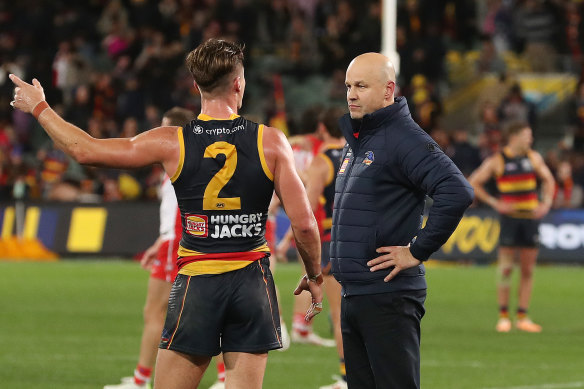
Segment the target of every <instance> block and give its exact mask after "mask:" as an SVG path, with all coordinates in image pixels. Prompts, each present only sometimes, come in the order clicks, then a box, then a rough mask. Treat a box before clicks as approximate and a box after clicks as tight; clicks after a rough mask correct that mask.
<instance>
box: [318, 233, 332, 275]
mask: <svg viewBox="0 0 584 389" xmlns="http://www.w3.org/2000/svg"><path fill="white" fill-rule="evenodd" d="M330 263H331V242H330V241H328V242H321V243H320V269H321V270H322V271H323V273H326V274H329V273H330V269H331V268H330V266H329V265H330Z"/></svg>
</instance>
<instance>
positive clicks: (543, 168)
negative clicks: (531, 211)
mask: <svg viewBox="0 0 584 389" xmlns="http://www.w3.org/2000/svg"><path fill="white" fill-rule="evenodd" d="M531 158H532V161H533V163H534V166H533V168H534V170H535V174H537V176H538V177H539V178H540V179H541V181H542V188H541V189H542V200H543V201H542V202H541V203H540V204H539V206H538V207H537V209H536V210H535V217H536V218H537V219H540V218H542V217H544V216H545V215H547V213H548V212H549V211H550V208H551V206H552V203H553V201H554V191H555V186H556V182H555V180H554V176H553V175H552V172H551V171H550V169H549V168H548V167H547V165H546V164H545V161H544V160H543V158H542V157H541V155H540V154H539V153H538V152H535V151H532V155H531Z"/></svg>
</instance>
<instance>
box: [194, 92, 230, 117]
mask: <svg viewBox="0 0 584 389" xmlns="http://www.w3.org/2000/svg"><path fill="white" fill-rule="evenodd" d="M201 114H203V115H208V116H210V117H212V118H217V119H228V118H229V117H230V116H231V115H233V114H235V115H237V100H236V98H235V96H233V97H232V98H228V97H215V98H206V99H201Z"/></svg>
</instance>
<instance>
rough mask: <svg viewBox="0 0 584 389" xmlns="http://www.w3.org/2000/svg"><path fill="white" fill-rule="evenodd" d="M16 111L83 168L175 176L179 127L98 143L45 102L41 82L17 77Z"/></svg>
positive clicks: (164, 128) (159, 129)
mask: <svg viewBox="0 0 584 389" xmlns="http://www.w3.org/2000/svg"><path fill="white" fill-rule="evenodd" d="M9 77H10V79H11V80H12V82H13V83H14V84H15V85H16V88H15V89H14V100H13V101H12V102H11V103H10V105H12V106H13V107H14V108H16V109H20V110H21V111H23V112H27V113H32V114H33V116H34V117H35V118H36V119H37V120H38V121H39V124H40V125H41V126H42V127H43V128H44V129H45V131H46V132H47V134H48V135H49V136H50V137H51V139H52V140H53V142H54V143H55V146H56V147H58V148H59V149H61V150H63V151H64V152H65V153H66V154H68V155H69V156H71V157H72V158H74V159H75V160H76V161H78V162H79V163H82V164H88V165H98V166H106V167H114V168H136V167H141V166H146V165H150V164H153V163H161V164H162V165H163V166H164V168H165V170H166V171H167V173H169V174H170V175H172V174H174V172H175V170H176V168H177V165H178V160H179V153H180V150H179V142H178V141H177V140H178V135H177V131H178V127H158V128H156V129H153V130H150V131H146V132H144V133H142V134H139V135H137V136H135V137H133V138H111V139H97V138H93V137H92V136H90V135H89V134H88V133H86V132H85V131H83V130H82V129H81V128H79V127H77V126H75V125H73V124H71V123H69V122H67V121H65V120H64V119H63V118H61V117H60V116H59V115H58V114H57V113H56V112H55V111H53V110H52V109H51V108H50V107H49V105H48V104H47V102H46V101H45V94H44V91H43V88H42V86H41V84H40V82H39V81H38V80H37V79H33V84H32V85H31V84H29V83H27V82H25V81H23V80H21V79H20V78H18V77H17V76H15V75H14V74H11V75H10V76H9Z"/></svg>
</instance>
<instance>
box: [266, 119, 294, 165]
mask: <svg viewBox="0 0 584 389" xmlns="http://www.w3.org/2000/svg"><path fill="white" fill-rule="evenodd" d="M263 145H264V153H265V154H266V157H268V158H270V157H276V156H277V155H278V154H280V153H282V152H284V151H285V150H289V149H290V144H289V143H288V140H287V139H286V136H285V135H284V133H283V132H282V131H280V130H279V129H277V128H275V127H268V126H265V128H264V134H263Z"/></svg>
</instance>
